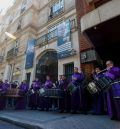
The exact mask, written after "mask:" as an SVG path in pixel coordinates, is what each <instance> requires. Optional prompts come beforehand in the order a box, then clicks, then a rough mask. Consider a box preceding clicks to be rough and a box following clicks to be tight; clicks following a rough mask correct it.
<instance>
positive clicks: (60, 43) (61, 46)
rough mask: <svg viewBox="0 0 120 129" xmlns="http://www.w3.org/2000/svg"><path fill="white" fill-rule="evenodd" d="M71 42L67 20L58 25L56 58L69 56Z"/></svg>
mask: <svg viewBox="0 0 120 129" xmlns="http://www.w3.org/2000/svg"><path fill="white" fill-rule="evenodd" d="M71 50H72V43H71V31H70V21H69V20H67V21H65V22H63V23H62V24H60V25H59V26H58V40H57V53H58V59H60V58H65V57H68V56H71V54H70V53H71Z"/></svg>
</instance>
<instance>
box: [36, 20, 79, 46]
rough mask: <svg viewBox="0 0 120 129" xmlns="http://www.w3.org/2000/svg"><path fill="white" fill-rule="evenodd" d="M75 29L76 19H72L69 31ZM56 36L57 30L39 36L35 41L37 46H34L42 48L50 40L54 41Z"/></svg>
mask: <svg viewBox="0 0 120 129" xmlns="http://www.w3.org/2000/svg"><path fill="white" fill-rule="evenodd" d="M76 28H77V23H76V19H73V20H71V21H70V29H71V30H73V29H76ZM57 36H58V31H57V29H55V30H53V31H51V32H49V33H47V34H45V35H43V36H41V37H40V38H38V39H37V45H36V46H38V45H39V46H44V45H46V44H47V43H48V42H49V41H50V40H52V39H56V38H57Z"/></svg>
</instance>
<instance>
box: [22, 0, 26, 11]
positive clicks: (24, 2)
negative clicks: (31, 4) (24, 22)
mask: <svg viewBox="0 0 120 129" xmlns="http://www.w3.org/2000/svg"><path fill="white" fill-rule="evenodd" d="M26 5H27V0H25V1H23V3H22V6H21V13H23V12H24V11H25V9H26Z"/></svg>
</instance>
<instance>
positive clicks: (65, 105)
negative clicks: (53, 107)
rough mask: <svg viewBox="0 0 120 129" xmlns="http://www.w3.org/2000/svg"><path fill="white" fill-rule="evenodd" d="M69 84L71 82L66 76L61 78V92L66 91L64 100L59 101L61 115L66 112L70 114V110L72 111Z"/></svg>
mask: <svg viewBox="0 0 120 129" xmlns="http://www.w3.org/2000/svg"><path fill="white" fill-rule="evenodd" d="M68 84H69V82H68V80H67V78H66V76H65V75H62V78H61V81H60V84H59V88H60V89H61V90H64V92H65V96H64V98H63V99H60V101H59V102H60V103H59V109H60V113H63V112H64V111H66V112H70V110H71V108H70V107H71V104H70V103H71V102H70V100H71V96H70V93H69V91H68V90H67V89H68Z"/></svg>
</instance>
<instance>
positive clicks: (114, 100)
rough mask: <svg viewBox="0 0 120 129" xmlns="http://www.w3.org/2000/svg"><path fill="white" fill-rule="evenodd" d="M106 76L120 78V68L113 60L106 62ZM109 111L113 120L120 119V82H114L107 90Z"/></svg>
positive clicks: (113, 78)
mask: <svg viewBox="0 0 120 129" xmlns="http://www.w3.org/2000/svg"><path fill="white" fill-rule="evenodd" d="M106 66H107V72H106V73H105V76H106V77H108V78H110V79H112V80H113V81H115V80H117V79H120V68H119V67H115V66H114V63H113V62H112V61H107V62H106ZM107 111H108V114H109V116H110V117H111V119H112V120H114V119H117V120H120V83H114V84H112V86H111V88H110V89H109V90H108V92H107Z"/></svg>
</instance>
